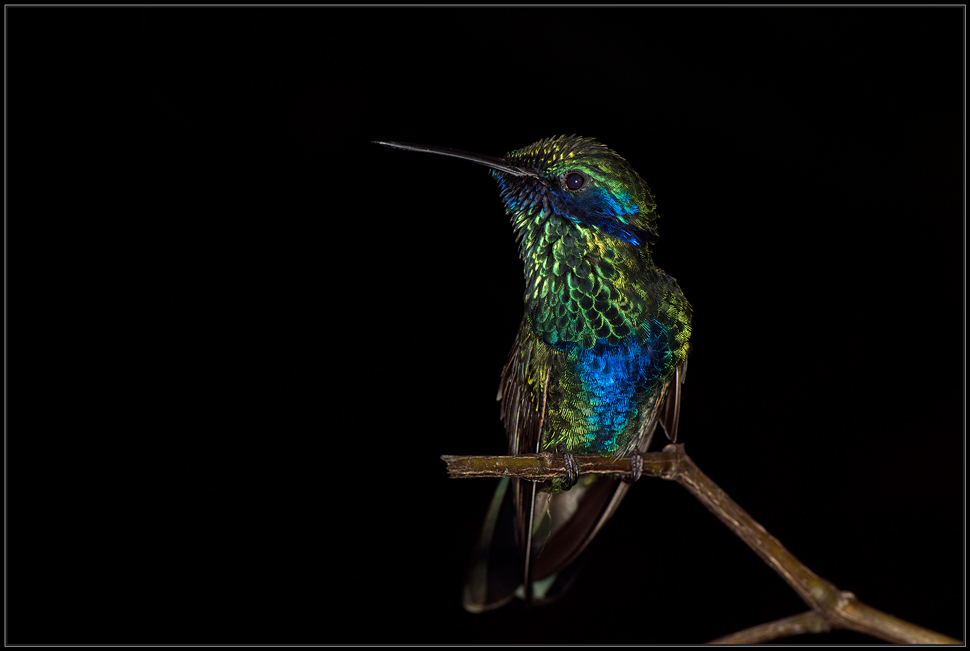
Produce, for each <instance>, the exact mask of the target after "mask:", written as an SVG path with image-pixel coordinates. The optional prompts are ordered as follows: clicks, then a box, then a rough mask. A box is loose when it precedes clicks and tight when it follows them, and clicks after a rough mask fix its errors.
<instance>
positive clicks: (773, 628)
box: [708, 610, 832, 644]
mask: <svg viewBox="0 0 970 651" xmlns="http://www.w3.org/2000/svg"><path fill="white" fill-rule="evenodd" d="M831 630H832V625H831V624H829V622H828V620H827V619H825V618H824V617H822V616H821V615H820V614H819V613H818V612H817V611H814V610H809V611H806V612H804V613H802V614H801V615H792V616H791V617H786V618H784V619H779V620H775V621H773V622H768V623H767V624H759V625H758V626H752V627H751V628H746V629H744V630H743V631H738V632H737V633H731V634H730V635H725V636H724V637H719V638H717V639H716V640H711V641H710V642H708V644H760V643H762V642H770V641H772V640H777V639H779V638H783V637H791V636H793V635H801V634H802V633H828V632H829V631H831Z"/></svg>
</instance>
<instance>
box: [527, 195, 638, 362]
mask: <svg viewBox="0 0 970 651" xmlns="http://www.w3.org/2000/svg"><path fill="white" fill-rule="evenodd" d="M519 253H520V256H521V257H522V260H523V262H524V263H525V281H526V287H525V294H524V296H523V300H524V302H525V309H526V314H527V315H528V316H529V317H530V319H531V321H532V324H533V329H534V331H535V333H536V334H537V335H538V336H539V337H540V338H542V339H543V340H544V341H546V343H549V344H553V345H573V344H578V345H580V346H582V347H583V348H591V347H593V346H594V345H595V344H596V342H597V341H607V342H608V343H616V340H618V339H622V338H623V337H625V336H626V335H628V334H629V333H630V332H632V331H634V330H636V328H637V327H638V326H639V325H640V322H642V319H643V314H644V313H645V312H646V311H648V310H649V308H650V303H651V298H650V296H649V293H648V292H645V291H644V289H645V288H644V286H643V283H644V281H645V280H646V279H647V278H648V277H649V276H650V275H651V273H650V272H651V271H653V272H655V271H656V268H655V267H654V266H653V263H652V261H651V259H650V254H649V251H648V250H647V249H646V248H645V247H632V246H630V245H628V244H626V243H624V242H620V241H618V240H616V239H615V238H612V237H610V236H607V235H602V234H599V233H597V232H595V231H594V230H593V229H590V228H587V227H585V226H580V225H578V224H576V223H574V222H573V221H571V220H570V219H568V218H566V217H562V216H560V215H557V214H554V213H549V212H543V213H542V214H541V215H538V216H537V217H536V218H534V219H533V220H531V221H530V222H529V223H527V224H523V226H522V228H521V229H520V232H519Z"/></svg>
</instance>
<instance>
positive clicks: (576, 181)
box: [565, 172, 586, 190]
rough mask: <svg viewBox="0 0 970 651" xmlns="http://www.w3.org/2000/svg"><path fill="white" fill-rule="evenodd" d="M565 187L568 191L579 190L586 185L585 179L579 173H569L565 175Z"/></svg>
mask: <svg viewBox="0 0 970 651" xmlns="http://www.w3.org/2000/svg"><path fill="white" fill-rule="evenodd" d="M565 180H566V187H567V188H569V189H570V190H579V189H580V188H581V187H583V186H584V185H586V177H585V176H583V175H582V174H580V173H579V172H570V173H569V174H567V175H566V179H565Z"/></svg>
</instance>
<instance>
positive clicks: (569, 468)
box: [557, 445, 579, 491]
mask: <svg viewBox="0 0 970 651" xmlns="http://www.w3.org/2000/svg"><path fill="white" fill-rule="evenodd" d="M557 452H559V454H561V455H562V463H563V465H564V466H566V478H565V479H564V480H562V490H567V491H568V490H569V489H570V488H572V487H573V486H575V485H576V482H578V481H579V464H578V463H576V457H574V456H573V453H572V452H570V451H569V450H567V449H566V446H564V445H561V446H559V449H558V450H557Z"/></svg>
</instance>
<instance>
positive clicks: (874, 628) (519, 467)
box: [442, 444, 961, 644]
mask: <svg viewBox="0 0 970 651" xmlns="http://www.w3.org/2000/svg"><path fill="white" fill-rule="evenodd" d="M442 459H444V461H445V463H446V464H447V465H448V474H449V476H451V477H455V478H469V477H521V478H524V479H528V480H532V481H542V480H546V479H553V478H555V477H565V476H566V468H565V466H564V465H563V463H562V458H561V457H559V456H552V455H542V454H540V455H525V456H517V457H460V456H445V457H442ZM576 461H577V463H578V464H579V468H580V473H599V474H603V473H624V472H630V470H631V466H630V460H629V459H609V458H603V457H598V456H596V455H582V456H577V457H576ZM643 474H644V475H649V476H653V477H662V478H663V479H670V480H673V481H676V482H677V483H679V484H680V485H682V486H683V487H685V488H686V489H687V490H689V491H690V492H691V493H692V494H693V495H694V497H696V498H697V499H698V500H700V502H701V503H702V504H704V506H706V507H707V508H708V509H709V510H710V511H711V512H712V513H713V514H714V515H716V516H717V517H718V518H719V519H720V520H721V521H722V522H723V523H724V524H726V525H727V526H728V528H730V529H731V531H733V532H734V533H735V534H736V535H737V536H739V537H740V538H741V539H742V540H744V542H745V543H746V544H747V545H748V546H749V547H750V548H751V549H753V550H754V551H755V553H756V554H758V556H760V557H761V558H762V559H763V560H764V561H765V562H766V563H768V565H770V566H771V567H772V568H773V569H774V570H775V571H776V572H778V574H780V575H781V577H782V578H783V579H784V580H785V581H786V582H788V585H790V586H791V587H792V588H793V589H794V590H795V592H797V593H798V595H799V596H800V597H801V598H802V599H803V600H804V601H805V603H807V604H808V605H809V606H810V607H811V608H812V613H814V617H813V618H809V617H808V616H807V615H798V616H795V617H794V618H789V620H791V621H790V622H789V621H788V620H780V621H779V622H773V623H770V624H764V625H762V626H759V627H755V628H754V629H748V631H757V632H756V633H752V635H755V634H757V635H759V636H760V637H759V638H758V640H759V641H767V640H771V639H776V637H781V636H783V635H792V634H796V633H802V632H813V633H815V632H823V631H824V630H828V629H827V628H823V627H820V626H819V625H818V622H817V620H818V618H821V620H824V622H827V624H828V626H830V627H831V628H844V629H849V630H853V631H857V632H859V633H864V634H866V635H871V636H873V637H877V638H880V639H883V640H886V641H888V642H897V643H911V644H961V642H960V641H959V640H956V639H953V638H951V637H947V636H946V635H941V634H939V633H935V632H933V631H930V630H928V629H925V628H922V627H920V626H916V625H915V624H910V623H909V622H904V621H903V620H901V619H897V618H895V617H893V616H892V615H889V614H886V613H883V612H881V611H879V610H876V609H875V608H871V607H869V606H867V605H865V604H864V603H862V602H861V601H859V600H858V599H857V598H856V596H855V595H854V594H852V593H851V592H845V591H841V590H839V589H838V588H836V587H835V586H834V585H833V584H832V583H830V582H829V581H826V580H825V579H823V578H822V577H820V576H818V575H817V574H815V573H814V572H812V571H811V570H810V569H808V568H807V567H806V566H805V565H804V564H802V563H801V562H800V561H799V560H798V559H797V558H795V556H794V555H792V553H791V552H789V551H788V550H787V549H785V547H784V546H783V545H782V544H781V543H780V542H778V539H777V538H775V537H774V536H772V535H771V534H769V533H768V532H767V531H766V530H765V528H764V527H762V526H761V525H760V524H758V523H757V522H756V521H755V520H754V518H752V517H751V516H750V515H748V513H747V512H746V511H745V510H744V509H742V508H741V507H740V506H738V504H737V503H736V502H735V501H734V500H732V499H731V498H730V497H729V496H728V495H727V493H725V492H724V491H722V490H721V489H720V488H719V487H718V486H717V484H715V483H714V482H713V481H711V480H710V478H709V477H708V476H707V475H705V474H704V473H703V472H701V470H700V469H699V468H698V467H697V466H696V465H695V464H694V462H693V461H692V460H691V458H690V457H688V456H687V454H686V453H685V452H684V446H683V445H682V444H678V445H668V446H667V447H665V448H664V450H663V452H659V453H657V452H652V453H647V454H644V455H643ZM783 622H788V623H787V624H782V623H783ZM809 624H811V626H809ZM798 626H803V627H804V628H800V629H798V630H796V627H798ZM748 631H741V632H739V633H736V634H734V635H732V636H728V637H727V638H721V639H720V640H718V641H719V642H724V641H730V640H731V639H732V638H734V637H735V636H741V635H743V634H745V633H747V632H748ZM772 631H774V632H775V637H767V636H768V635H769V634H771V633H772Z"/></svg>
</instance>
